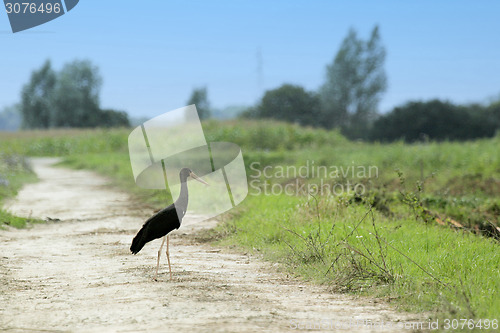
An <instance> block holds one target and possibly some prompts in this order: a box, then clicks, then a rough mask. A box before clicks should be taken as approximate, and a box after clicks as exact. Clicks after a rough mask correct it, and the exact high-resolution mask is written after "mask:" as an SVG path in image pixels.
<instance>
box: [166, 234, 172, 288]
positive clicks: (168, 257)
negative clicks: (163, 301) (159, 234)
mask: <svg viewBox="0 0 500 333" xmlns="http://www.w3.org/2000/svg"><path fill="white" fill-rule="evenodd" d="M169 242H170V237H169V236H168V235H167V260H168V270H169V271H170V280H172V268H171V267H170V252H169V251H168V245H169Z"/></svg>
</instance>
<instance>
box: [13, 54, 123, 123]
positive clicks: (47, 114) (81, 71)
mask: <svg viewBox="0 0 500 333" xmlns="http://www.w3.org/2000/svg"><path fill="white" fill-rule="evenodd" d="M101 85H102V78H101V76H100V74H99V70H98V68H97V67H95V66H94V65H92V63H91V62H90V61H87V60H75V61H72V62H70V63H67V64H65V65H64V66H63V68H62V69H61V70H60V71H59V72H56V71H55V70H54V69H52V65H51V62H50V60H47V61H46V62H45V63H44V64H43V65H42V67H41V68H40V69H38V70H35V71H33V72H32V74H31V77H30V80H29V82H28V83H27V84H26V85H24V86H23V88H22V91H21V101H20V103H19V109H20V113H21V116H22V124H21V126H22V128H25V129H46V128H58V127H80V128H82V127H118V126H130V122H129V119H128V115H127V113H125V112H123V111H116V110H112V109H102V108H101V107H100V101H99V94H100V89H101Z"/></svg>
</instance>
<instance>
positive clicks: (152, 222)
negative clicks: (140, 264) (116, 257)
mask: <svg viewBox="0 0 500 333" xmlns="http://www.w3.org/2000/svg"><path fill="white" fill-rule="evenodd" d="M180 225H181V224H180V221H179V217H178V216H177V212H176V210H175V206H174V205H173V204H172V205H170V206H168V207H167V208H165V209H162V210H161V211H159V212H158V213H156V214H155V215H153V216H151V217H150V218H149V219H148V220H147V221H146V222H145V223H144V225H143V226H142V228H141V230H139V232H138V233H137V235H136V236H135V237H134V240H133V241H132V245H131V246H130V251H132V253H133V254H136V253H138V252H139V251H140V250H141V249H142V248H143V247H144V245H145V244H146V243H147V242H150V241H152V240H153V239H157V238H161V237H163V236H165V235H167V234H168V233H170V232H171V231H172V230H174V229H178V228H179V227H180Z"/></svg>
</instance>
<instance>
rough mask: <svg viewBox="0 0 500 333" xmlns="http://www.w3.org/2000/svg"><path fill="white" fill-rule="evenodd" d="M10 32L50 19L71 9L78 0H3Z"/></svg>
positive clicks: (31, 26) (34, 25)
mask: <svg viewBox="0 0 500 333" xmlns="http://www.w3.org/2000/svg"><path fill="white" fill-rule="evenodd" d="M3 2H4V5H5V12H6V13H7V16H8V18H9V22H10V27H11V28H12V32H13V33H16V32H19V31H23V30H26V29H30V28H33V27H36V26H39V25H41V24H44V23H47V22H49V21H52V20H54V19H56V18H58V17H60V16H62V15H64V14H65V13H67V12H69V11H70V10H72V9H73V8H74V7H75V6H76V5H77V4H78V2H79V0H4V1H3Z"/></svg>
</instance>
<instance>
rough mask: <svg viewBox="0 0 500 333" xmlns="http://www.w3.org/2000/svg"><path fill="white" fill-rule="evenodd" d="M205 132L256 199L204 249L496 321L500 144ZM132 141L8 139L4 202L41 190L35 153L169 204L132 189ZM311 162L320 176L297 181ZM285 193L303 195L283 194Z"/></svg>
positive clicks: (100, 135)
mask: <svg viewBox="0 0 500 333" xmlns="http://www.w3.org/2000/svg"><path fill="white" fill-rule="evenodd" d="M203 127H204V130H205V133H206V137H207V141H209V142H213V141H229V142H234V143H236V144H238V145H239V146H240V147H241V149H242V151H243V156H244V159H245V165H246V168H247V176H248V180H249V184H251V185H250V187H249V192H250V193H249V196H248V197H247V198H246V199H245V200H244V201H243V202H242V203H241V204H240V205H239V206H238V207H237V208H236V209H234V210H232V211H230V212H228V213H226V214H224V215H222V216H221V217H220V219H221V223H220V225H219V227H217V228H216V229H214V230H210V231H207V232H205V233H202V234H200V235H198V236H197V237H198V239H199V240H200V241H206V242H215V243H218V244H221V245H225V246H229V247H233V248H236V249H240V250H241V251H246V252H247V251H249V252H253V253H256V254H259V255H261V256H263V257H264V258H265V259H267V260H270V261H273V262H279V263H281V264H282V265H281V266H280V267H281V269H282V270H283V271H285V272H287V273H288V274H291V275H293V276H296V277H298V278H300V279H304V280H307V281H313V282H316V283H323V284H326V285H328V286H329V288H331V290H332V291H336V292H346V293H355V294H360V295H370V296H375V297H379V298H381V299H382V300H384V301H386V302H389V303H390V304H394V306H396V307H397V308H399V309H401V310H407V311H413V312H423V313H425V314H426V315H427V314H429V315H430V316H431V317H432V318H472V319H498V315H499V314H500V294H499V290H500V279H499V277H500V251H499V240H500V232H499V230H500V229H499V226H500V154H499V153H498V152H499V147H500V136H498V135H497V136H496V137H495V138H492V139H484V140H476V141H469V142H439V143H438V142H425V143H418V144H405V143H403V142H396V143H392V144H380V143H363V142H352V141H348V140H347V139H345V138H344V137H342V135H340V134H339V133H338V132H335V131H325V130H319V129H311V128H304V127H299V126H296V125H290V124H284V123H279V122H271V121H265V122H259V121H227V122H215V121H208V122H205V123H204V124H203ZM129 132H130V129H114V130H103V129H102V130H53V131H30V132H17V133H10V134H9V133H1V134H0V152H1V158H0V165H1V168H0V175H1V176H2V179H5V180H6V182H4V183H3V184H2V185H0V200H5V199H6V198H8V197H11V196H13V195H15V194H16V191H17V190H18V189H19V188H20V186H21V185H22V183H25V182H29V181H35V177H34V175H33V173H31V172H30V170H29V167H27V166H26V165H25V160H24V158H23V157H24V156H60V157H62V163H61V164H62V165H65V166H68V167H72V168H85V169H91V170H95V171H97V172H99V173H101V174H104V175H106V176H108V177H110V179H112V180H113V182H114V184H115V185H116V186H118V187H119V188H121V189H123V190H126V191H128V192H130V193H131V194H132V195H133V197H134V198H135V200H137V201H138V202H140V203H141V204H143V205H145V206H148V207H151V208H152V209H158V208H161V207H163V206H165V205H167V204H169V203H170V202H171V201H172V198H171V196H170V194H169V193H167V192H166V191H151V190H144V189H140V188H138V187H137V186H136V185H135V183H134V180H133V177H132V171H131V167H130V161H129V158H128V148H127V136H128V133H129ZM12 160H15V161H17V162H16V164H15V166H14V164H9V161H12ZM11 163H13V162H11ZM23 165H24V166H23ZM312 165H314V168H316V169H315V170H317V171H318V170H319V171H320V172H319V173H312V172H308V173H306V174H305V175H304V174H299V172H298V170H300V168H301V167H302V170H305V169H304V168H305V166H309V170H310V169H312V167H311V166H312ZM266 168H267V169H266ZM193 169H194V168H193ZM306 169H307V168H306ZM325 170H326V171H327V173H324V172H325ZM346 170H348V171H347V172H346ZM353 170H354V172H353ZM363 170H365V171H366V170H371V172H363ZM348 184H350V185H348ZM353 184H356V185H358V187H357V188H354V186H352V185H353ZM286 185H288V187H286V188H287V189H289V190H290V192H292V194H293V195H289V194H290V193H288V194H286V193H283V191H282V189H284V188H285V186H286ZM339 188H343V189H344V191H338V192H336V193H333V194H332V193H331V192H328V191H327V190H331V189H339ZM266 189H267V190H268V191H271V193H267V194H266ZM273 189H274V194H273V193H272V190H273ZM348 189H349V190H348ZM0 217H1V220H0V221H1V222H2V223H4V224H11V225H13V226H16V227H22V226H24V224H25V222H26V221H24V220H23V221H22V222H14V221H16V219H17V218H16V217H13V216H10V215H9V214H7V213H6V212H3V211H1V212H0Z"/></svg>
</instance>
